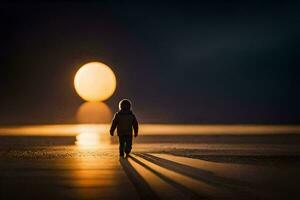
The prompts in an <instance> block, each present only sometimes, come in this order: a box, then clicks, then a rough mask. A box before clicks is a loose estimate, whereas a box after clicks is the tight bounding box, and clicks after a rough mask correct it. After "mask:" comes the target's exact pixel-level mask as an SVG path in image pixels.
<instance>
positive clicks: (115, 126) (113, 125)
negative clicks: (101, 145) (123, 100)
mask: <svg viewBox="0 0 300 200" xmlns="http://www.w3.org/2000/svg"><path fill="white" fill-rule="evenodd" d="M117 125H118V114H117V113H116V114H115V116H114V118H113V120H112V123H111V127H110V131H109V132H110V135H111V136H113V135H114V132H115V130H116V128H117Z"/></svg>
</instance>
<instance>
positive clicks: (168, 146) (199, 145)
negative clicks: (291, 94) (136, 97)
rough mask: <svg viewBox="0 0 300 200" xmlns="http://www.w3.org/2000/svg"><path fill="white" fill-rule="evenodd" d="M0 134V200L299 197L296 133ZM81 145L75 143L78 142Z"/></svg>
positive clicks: (299, 178)
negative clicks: (122, 139)
mask: <svg viewBox="0 0 300 200" xmlns="http://www.w3.org/2000/svg"><path fill="white" fill-rule="evenodd" d="M102 139H103V141H102V142H100V143H99V144H97V145H95V146H89V145H85V143H82V144H83V145H78V143H77V145H75V143H76V137H73V136H59V137H57V136H47V137H45V136H35V137H33V136H7V135H6V136H1V137H0V199H1V200H2V199H51V200H52V199H299V198H300V194H299V192H298V190H299V186H298V183H299V181H300V170H299V169H300V150H299V144H300V142H299V141H300V136H298V135H285V136H278V135H275V136H270V135H268V136H240V137H239V136H232V135H229V136H226V135H223V136H210V135H208V136H203V135H202V136H195V135H193V136H182V135H181V136H178V135H177V136H171V135H169V136H158V135H156V136H151V135H148V136H145V137H143V136H142V137H140V138H139V139H138V140H135V143H134V149H133V153H132V155H131V157H128V158H126V159H119V157H118V149H117V148H118V146H117V143H116V142H117V140H116V138H113V139H111V138H109V137H107V136H103V138H102ZM79 144H81V143H79Z"/></svg>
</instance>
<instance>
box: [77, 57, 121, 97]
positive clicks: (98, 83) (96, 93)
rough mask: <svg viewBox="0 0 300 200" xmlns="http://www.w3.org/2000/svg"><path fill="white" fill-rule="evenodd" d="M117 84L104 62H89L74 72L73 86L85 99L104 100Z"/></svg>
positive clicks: (112, 73)
mask: <svg viewBox="0 0 300 200" xmlns="http://www.w3.org/2000/svg"><path fill="white" fill-rule="evenodd" d="M116 85H117V81H116V76H115V74H114V72H113V71H112V70H111V69H110V68H109V67H108V66H107V65H105V64H103V63H100V62H90V63H87V64H85V65H83V66H82V67H81V68H80V69H79V70H78V71H77V73H76V75H75V78H74V87H75V90H76V92H77V93H78V95H79V96H80V97H81V98H83V99H84V100H86V101H104V100H106V99H108V98H109V97H110V96H111V95H112V94H113V93H114V91H115V89H116Z"/></svg>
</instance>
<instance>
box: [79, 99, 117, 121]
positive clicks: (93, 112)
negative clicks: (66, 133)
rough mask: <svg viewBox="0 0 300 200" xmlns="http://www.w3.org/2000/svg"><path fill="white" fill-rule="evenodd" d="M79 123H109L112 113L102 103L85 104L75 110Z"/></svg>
mask: <svg viewBox="0 0 300 200" xmlns="http://www.w3.org/2000/svg"><path fill="white" fill-rule="evenodd" d="M76 118H77V121H78V122H79V123H110V122H111V118H112V112H111V110H110V108H109V106H108V105H107V104H106V103H103V102H85V103H83V104H82V105H81V106H80V107H79V108H78V110H77V115H76Z"/></svg>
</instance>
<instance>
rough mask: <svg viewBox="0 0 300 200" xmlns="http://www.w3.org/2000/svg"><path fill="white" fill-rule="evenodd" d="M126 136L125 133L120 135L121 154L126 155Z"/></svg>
mask: <svg viewBox="0 0 300 200" xmlns="http://www.w3.org/2000/svg"><path fill="white" fill-rule="evenodd" d="M125 142H126V141H125V136H124V135H120V136H119V153H120V156H124V147H125Z"/></svg>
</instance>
